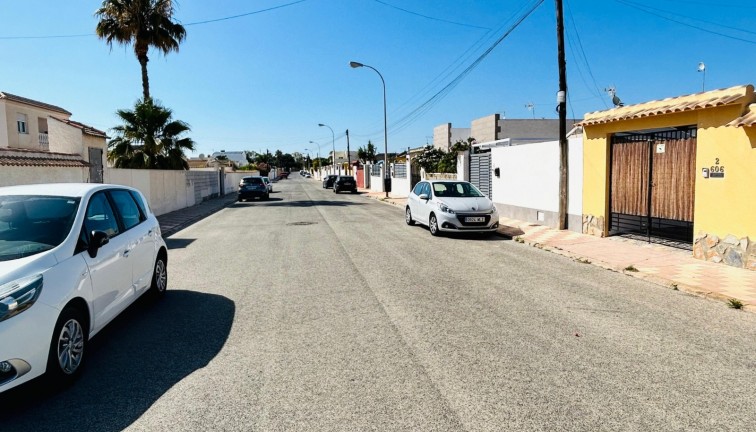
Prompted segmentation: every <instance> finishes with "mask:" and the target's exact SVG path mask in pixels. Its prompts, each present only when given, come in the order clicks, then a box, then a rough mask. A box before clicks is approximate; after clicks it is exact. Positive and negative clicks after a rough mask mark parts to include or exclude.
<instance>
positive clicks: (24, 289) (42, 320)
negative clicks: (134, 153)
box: [0, 183, 168, 392]
mask: <svg viewBox="0 0 756 432" xmlns="http://www.w3.org/2000/svg"><path fill="white" fill-rule="evenodd" d="M167 263H168V252H167V247H166V245H165V242H164V241H163V238H162V236H161V233H160V225H159V224H158V221H157V219H156V218H155V215H154V214H153V213H152V212H151V211H150V208H149V207H148V206H147V204H146V200H145V198H144V196H143V195H142V194H141V193H140V192H139V191H138V190H136V189H132V188H129V187H126V186H118V185H103V184H88V183H87V184H78V183H69V184H39V185H28V186H11V187H2V188H0V392H2V391H5V390H8V389H10V388H12V387H15V386H17V385H19V384H21V383H24V382H26V381H29V380H31V379H32V378H35V377H37V376H40V375H42V374H44V373H45V372H47V375H48V376H49V377H50V378H52V379H54V380H55V381H57V382H68V381H72V380H73V379H74V378H75V377H76V376H77V374H78V373H79V372H80V371H81V368H82V365H83V362H84V359H85V356H86V353H87V351H86V347H87V342H88V341H89V339H90V338H91V337H92V336H94V335H95V334H97V332H99V331H100V330H102V328H103V327H105V325H106V324H108V323H109V322H110V321H111V320H113V318H115V317H116V316H117V315H118V314H119V313H120V312H121V311H123V310H124V309H125V308H126V307H127V306H129V305H130V304H132V303H133V302H134V300H136V299H137V298H138V297H139V296H140V295H142V294H144V293H145V292H148V291H149V292H152V293H153V294H154V295H155V296H157V297H161V296H162V295H163V294H164V293H165V290H166V287H167V283H168V273H167Z"/></svg>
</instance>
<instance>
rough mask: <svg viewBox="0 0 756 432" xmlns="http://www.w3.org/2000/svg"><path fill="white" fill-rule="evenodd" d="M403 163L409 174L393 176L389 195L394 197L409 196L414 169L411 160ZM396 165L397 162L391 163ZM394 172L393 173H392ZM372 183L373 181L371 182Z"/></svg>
mask: <svg viewBox="0 0 756 432" xmlns="http://www.w3.org/2000/svg"><path fill="white" fill-rule="evenodd" d="M402 164H403V165H406V166H407V176H406V177H405V178H397V177H393V175H392V177H391V192H389V196H390V197H392V198H406V197H408V196H409V193H410V190H411V189H410V184H411V181H412V179H411V177H412V171H411V168H412V167H411V166H410V162H409V161H407V162H403V163H402ZM391 165H392V166H393V165H396V164H391ZM392 174H393V173H392ZM371 184H372V182H371Z"/></svg>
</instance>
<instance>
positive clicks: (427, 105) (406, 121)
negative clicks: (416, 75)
mask: <svg viewBox="0 0 756 432" xmlns="http://www.w3.org/2000/svg"><path fill="white" fill-rule="evenodd" d="M542 3H543V0H536V1H535V2H534V4H533V6H532V7H531V8H530V9H529V10H527V11H526V12H525V13H524V14H523V15H522V16H521V17H519V19H518V20H517V21H516V22H515V23H514V24H513V25H512V26H511V27H510V28H509V29H507V31H506V32H505V33H504V34H503V35H502V36H501V37H499V38H498V39H497V40H496V42H494V44H493V45H491V46H490V47H489V48H488V49H487V50H486V51H484V52H483V54H481V55H480V56H479V57H478V58H477V59H476V60H475V61H474V62H473V63H472V64H470V65H469V66H468V67H467V68H466V69H465V70H463V71H462V73H460V74H459V75H457V77H456V78H454V79H453V80H452V81H451V82H449V83H448V84H447V85H446V86H444V88H442V89H441V90H439V91H438V92H437V93H436V94H435V95H433V96H432V97H431V98H430V99H428V100H427V101H425V102H424V103H423V104H421V105H420V106H419V107H417V108H416V109H415V110H413V111H412V112H410V113H409V114H407V115H406V116H404V117H402V118H401V119H399V120H398V121H396V122H395V123H394V125H395V126H394V128H393V132H394V133H397V132H400V131H402V130H403V129H405V128H407V127H408V126H409V125H411V124H412V123H414V122H415V121H416V120H417V119H418V118H419V117H420V116H421V115H423V114H425V113H426V112H428V110H430V109H431V108H432V107H433V106H434V105H435V104H437V103H438V102H439V101H441V100H442V99H443V98H444V97H445V96H446V95H448V94H449V93H450V92H451V91H452V90H453V89H454V88H455V87H456V86H457V85H459V83H460V82H462V80H463V79H464V78H465V77H467V75H469V74H470V73H471V72H472V71H473V70H474V69H475V68H476V67H477V66H478V65H480V63H481V62H482V61H483V60H484V59H485V58H486V57H488V55H489V54H491V52H492V51H493V50H494V49H495V48H496V47H497V46H498V45H499V44H500V43H501V42H502V41H504V39H506V38H507V37H508V36H509V35H510V34H511V33H512V32H513V31H514V30H515V29H516V28H517V27H519V25H520V24H522V22H523V21H525V19H526V18H527V17H529V16H530V15H531V14H532V13H533V12H535V10H536V9H537V8H538V7H539V6H540V5H541V4H542Z"/></svg>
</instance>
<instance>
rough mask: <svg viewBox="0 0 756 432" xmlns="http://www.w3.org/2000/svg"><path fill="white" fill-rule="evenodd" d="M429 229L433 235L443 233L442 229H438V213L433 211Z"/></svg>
mask: <svg viewBox="0 0 756 432" xmlns="http://www.w3.org/2000/svg"><path fill="white" fill-rule="evenodd" d="M428 229H429V230H430V233H431V235H432V236H440V235H441V230H439V229H438V219H436V215H434V214H433V213H431V215H430V219H429V220H428Z"/></svg>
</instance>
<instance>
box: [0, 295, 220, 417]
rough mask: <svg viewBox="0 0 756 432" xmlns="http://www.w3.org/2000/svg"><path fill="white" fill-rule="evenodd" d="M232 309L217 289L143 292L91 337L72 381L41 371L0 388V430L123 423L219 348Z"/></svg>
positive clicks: (137, 413) (204, 361)
mask: <svg viewBox="0 0 756 432" xmlns="http://www.w3.org/2000/svg"><path fill="white" fill-rule="evenodd" d="M234 315H235V305H234V302H232V301H231V300H229V299H227V298H225V297H222V296H218V295H212V294H204V293H198V292H193V291H182V290H169V291H168V292H167V293H166V296H165V298H164V299H163V300H161V301H159V302H155V301H154V300H151V299H150V298H142V299H140V300H138V301H137V302H136V303H135V304H133V305H132V306H131V307H129V308H128V309H127V310H126V311H125V312H124V313H122V314H121V316H119V317H118V318H117V319H116V320H114V321H113V322H112V323H110V325H109V326H107V327H106V328H105V329H104V330H103V331H102V332H100V333H99V334H98V335H97V336H95V337H94V339H93V340H92V341H91V343H90V344H89V346H88V347H87V352H88V357H87V360H86V361H87V364H86V365H85V367H84V370H83V371H82V372H83V374H82V375H81V377H80V379H79V380H78V381H77V382H76V383H74V384H73V385H72V386H71V387H69V388H65V389H52V388H50V387H49V386H48V385H47V382H46V381H45V380H44V379H43V378H41V379H36V380H33V381H31V382H29V383H26V384H24V385H22V386H20V387H18V388H15V389H12V390H10V391H8V392H6V393H4V394H2V395H0V429H1V430H2V431H3V432H10V431H23V432H31V431H34V432H44V431H76V430H91V431H120V430H123V429H125V428H126V427H128V426H129V425H130V424H132V423H133V422H134V421H135V420H137V419H138V418H139V417H140V416H142V414H144V412H145V411H146V410H147V409H148V408H149V407H150V406H152V404H153V403H155V401H157V400H158V399H159V398H160V397H161V396H162V395H163V394H164V393H165V392H167V391H168V390H169V389H171V388H172V387H173V386H174V385H176V383H178V382H180V381H181V380H182V379H183V378H184V377H186V376H188V375H190V374H191V373H193V372H194V371H196V370H198V369H200V368H202V367H204V366H206V365H207V364H208V363H209V362H210V361H211V360H212V359H213V358H214V357H215V356H216V355H217V354H218V352H220V350H221V349H222V347H223V345H224V344H225V342H226V339H227V338H228V335H229V332H230V331H231V324H232V322H233V319H234Z"/></svg>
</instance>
